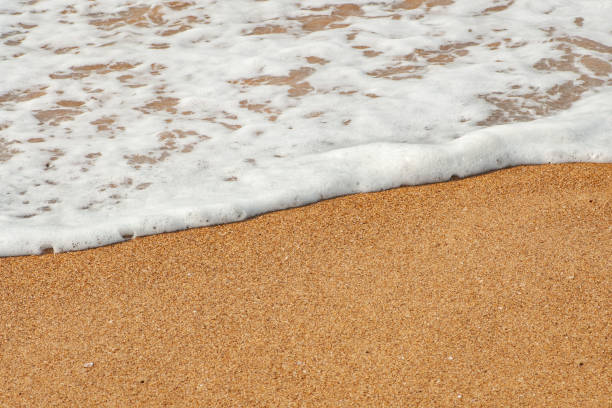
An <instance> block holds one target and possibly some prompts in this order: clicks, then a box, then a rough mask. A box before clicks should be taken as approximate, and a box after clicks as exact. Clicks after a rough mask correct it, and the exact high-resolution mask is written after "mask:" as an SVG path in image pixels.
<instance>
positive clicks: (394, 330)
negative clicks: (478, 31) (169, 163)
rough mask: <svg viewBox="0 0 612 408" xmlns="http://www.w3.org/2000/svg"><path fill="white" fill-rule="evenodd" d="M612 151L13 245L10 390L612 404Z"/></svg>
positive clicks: (75, 396) (44, 399) (4, 293)
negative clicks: (255, 210) (123, 238)
mask: <svg viewBox="0 0 612 408" xmlns="http://www.w3.org/2000/svg"><path fill="white" fill-rule="evenodd" d="M611 248H612V164H599V165H596V164H566V165H547V166H532V167H525V166H522V167H516V168H512V169H506V170H502V171H498V172H494V173H489V174H485V175H482V176H478V177H473V178H468V179H463V180H458V181H453V182H449V183H442V184H433V185H425V186H417V187H405V188H400V189H394V190H390V191H384V192H379V193H372V194H359V195H354V196H348V197H342V198H338V199H334V200H327V201H324V202H320V203H317V204H314V205H310V206H306V207H302V208H296V209H292V210H287V211H280V212H275V213H271V214H266V215H263V216H260V217H257V218H254V219H251V220H248V221H246V222H241V223H236V224H230V225H222V226H217V227H212V228H201V229H195V230H190V231H183V232H179V233H172V234H164V235H158V236H152V237H145V238H139V239H135V240H133V241H130V242H127V243H122V244H118V245H112V246H108V247H103V248H97V249H93V250H87V251H81V252H74V253H64V254H49V255H44V256H39V257H19V258H2V259H0V406H3V407H4V406H7V407H9V406H10V407H17V406H46V407H48V406H160V405H172V406H245V407H246V406H248V407H251V406H460V405H466V406H568V407H569V406H571V407H578V406H580V407H603V406H608V405H607V404H609V401H610V399H611V397H612V389H611V386H610V384H611V373H610V366H611V362H612V361H611V360H612V358H611V356H612V354H611V350H612V344H611V340H610V339H611V333H610V324H609V322H610V321H612V316H611V314H612V313H611V311H612V307H611V306H612V296H611V288H612V285H611V282H610V278H611V271H612V257H611V255H610V253H611Z"/></svg>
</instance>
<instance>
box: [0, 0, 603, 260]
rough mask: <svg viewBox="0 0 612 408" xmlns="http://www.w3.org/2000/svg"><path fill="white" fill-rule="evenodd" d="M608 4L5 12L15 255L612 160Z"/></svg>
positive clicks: (5, 158)
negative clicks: (513, 170) (397, 190)
mask: <svg viewBox="0 0 612 408" xmlns="http://www.w3.org/2000/svg"><path fill="white" fill-rule="evenodd" d="M611 18H612V2H610V1H608V0H583V1H581V2H579V3H578V2H575V1H569V0H540V1H537V2H535V1H531V0H499V1H495V0H470V1H464V0H455V1H453V0H404V1H379V2H377V1H353V2H350V3H347V2H342V1H332V0H330V1H320V0H311V1H307V2H306V1H302V2H298V1H290V0H286V1H273V0H269V1H265V0H264V1H256V0H248V1H247V0H224V1H213V0H209V1H157V2H153V1H149V2H136V1H128V0H123V1H119V0H104V1H102V0H99V1H87V2H86V1H75V0H47V1H44V0H41V1H35V0H32V1H12V0H9V1H8V2H2V4H1V5H0V74H1V77H2V79H1V80H0V182H1V184H0V256H6V255H21V254H36V253H41V252H45V251H50V250H53V251H65V250H74V249H83V248H89V247H95V246H99V245H104V244H109V243H113V242H118V241H122V240H125V239H130V238H132V237H134V236H141V235H148V234H155V233H160V232H165V231H174V230H179V229H184V228H190V227H197V226H204V225H212V224H218V223H224V222H231V221H237V220H241V219H244V218H247V217H250V216H253V215H256V214H259V213H262V212H265V211H272V210H277V209H282V208H287V207H291V206H297V205H301V204H306V203H310V202H314V201H317V200H320V199H324V198H329V197H333V196H338V195H342V194H348V193H354V192H363V191H374V190H380V189H385V188H391V187H396V186H400V185H406V184H420V183H428V182H435V181H444V180H449V179H450V178H451V177H453V176H459V177H463V176H467V175H472V174H477V173H481V172H484V171H489V170H493V169H498V168H503V167H507V166H511V165H517V164H530V163H549V162H567V161H593V162H609V161H612V27H611V26H610V20H611Z"/></svg>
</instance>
